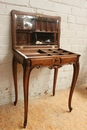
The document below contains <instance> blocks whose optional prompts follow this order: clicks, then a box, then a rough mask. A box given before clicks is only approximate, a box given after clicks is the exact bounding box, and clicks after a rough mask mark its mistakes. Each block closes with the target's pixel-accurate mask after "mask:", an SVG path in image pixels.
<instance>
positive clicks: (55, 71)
mask: <svg viewBox="0 0 87 130" xmlns="http://www.w3.org/2000/svg"><path fill="white" fill-rule="evenodd" d="M57 74H58V67H57V68H54V81H53V96H54V95H55V88H56V81H57Z"/></svg>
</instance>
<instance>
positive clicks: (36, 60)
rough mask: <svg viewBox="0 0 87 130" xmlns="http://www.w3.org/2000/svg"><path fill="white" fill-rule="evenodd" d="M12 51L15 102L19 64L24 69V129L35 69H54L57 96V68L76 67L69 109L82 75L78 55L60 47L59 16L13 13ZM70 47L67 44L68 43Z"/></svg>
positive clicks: (54, 87) (14, 11) (13, 11)
mask: <svg viewBox="0 0 87 130" xmlns="http://www.w3.org/2000/svg"><path fill="white" fill-rule="evenodd" d="M11 21H12V49H13V77H14V87H15V102H14V105H16V104H17V100H18V90H17V64H18V63H19V64H21V65H22V66H23V88H24V128H25V127H26V125H27V118H28V117H27V115H28V89H29V77H30V73H31V71H32V69H33V68H37V69H39V68H41V67H48V68H49V69H54V80H53V95H55V89H56V81H57V73H58V69H59V68H60V67H62V66H63V65H65V64H71V65H73V79H72V84H71V89H70V94H69V102H68V106H69V110H70V111H71V110H72V107H71V100H72V95H73V91H74V88H75V84H76V81H77V77H78V73H79V56H80V55H79V54H76V53H73V52H70V51H68V50H64V49H61V48H60V31H61V28H60V24H61V18H60V17H59V16H47V15H42V14H33V13H27V12H21V11H16V10H12V12H11ZM66 44H67V43H66Z"/></svg>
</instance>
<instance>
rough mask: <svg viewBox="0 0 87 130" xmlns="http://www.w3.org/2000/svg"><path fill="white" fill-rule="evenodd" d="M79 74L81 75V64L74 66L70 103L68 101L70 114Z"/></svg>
mask: <svg viewBox="0 0 87 130" xmlns="http://www.w3.org/2000/svg"><path fill="white" fill-rule="evenodd" d="M78 73H79V63H78V62H77V63H76V64H73V79H72V84H71V89H70V94H69V101H68V107H69V110H70V112H71V111H72V107H71V100H72V95H73V91H74V88H75V84H76V81H77V77H78Z"/></svg>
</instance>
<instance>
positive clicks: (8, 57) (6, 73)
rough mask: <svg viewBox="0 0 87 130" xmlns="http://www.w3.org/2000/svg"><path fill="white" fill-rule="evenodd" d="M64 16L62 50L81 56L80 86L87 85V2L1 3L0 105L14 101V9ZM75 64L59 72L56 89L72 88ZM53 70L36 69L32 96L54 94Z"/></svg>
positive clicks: (25, 0)
mask: <svg viewBox="0 0 87 130" xmlns="http://www.w3.org/2000/svg"><path fill="white" fill-rule="evenodd" d="M13 9H15V10H20V11H26V12H35V13H42V14H48V15H56V16H58V15H59V16H61V18H62V23H61V42H60V43H61V48H64V49H67V50H69V51H73V52H76V53H79V54H81V57H80V72H79V77H78V81H77V86H80V85H83V84H86V83H87V64H86V63H87V58H86V57H87V0H14V1H13V0H0V105H2V104H6V103H10V102H13V101H14V85H13V77H12V56H13V54H12V42H11V15H10V12H11V10H13ZM72 70H73V69H72V65H67V66H63V67H62V68H60V69H59V76H58V80H57V90H59V89H66V88H68V87H70V84H71V80H72V72H73V71H72ZM22 76H23V74H22V66H21V65H18V89H19V99H20V100H22V99H23V83H22ZM52 86H53V70H49V69H48V68H41V69H34V70H33V71H32V72H31V77H30V92H29V94H30V97H37V96H38V95H43V94H45V93H50V94H51V93H52Z"/></svg>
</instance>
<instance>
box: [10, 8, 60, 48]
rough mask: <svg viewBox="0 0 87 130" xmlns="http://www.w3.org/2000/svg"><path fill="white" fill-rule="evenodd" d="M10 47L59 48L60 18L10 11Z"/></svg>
mask: <svg viewBox="0 0 87 130" xmlns="http://www.w3.org/2000/svg"><path fill="white" fill-rule="evenodd" d="M11 17H12V20H11V21H12V47H13V48H14V49H15V48H17V47H21V48H23V47H30V48H31V47H33V48H42V47H57V48H59V46H60V20H61V19H60V17H56V16H48V15H42V14H34V13H26V12H21V11H16V10H12V12H11Z"/></svg>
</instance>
